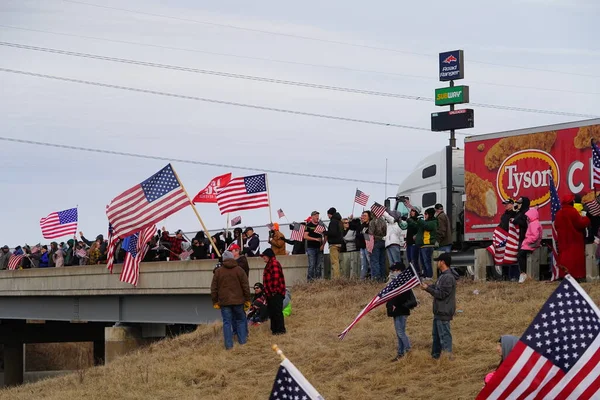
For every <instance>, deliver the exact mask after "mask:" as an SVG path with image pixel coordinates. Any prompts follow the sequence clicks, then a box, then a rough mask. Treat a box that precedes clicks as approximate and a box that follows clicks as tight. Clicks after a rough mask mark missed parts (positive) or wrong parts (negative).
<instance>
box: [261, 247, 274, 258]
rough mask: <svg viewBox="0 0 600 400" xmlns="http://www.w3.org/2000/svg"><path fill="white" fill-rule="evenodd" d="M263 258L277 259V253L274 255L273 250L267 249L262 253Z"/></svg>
mask: <svg viewBox="0 0 600 400" xmlns="http://www.w3.org/2000/svg"><path fill="white" fill-rule="evenodd" d="M261 256H266V257H269V258H273V257H275V253H273V250H271V249H266V250H265V251H263V252H262V254H261Z"/></svg>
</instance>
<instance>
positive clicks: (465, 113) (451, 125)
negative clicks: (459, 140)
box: [431, 108, 475, 132]
mask: <svg viewBox="0 0 600 400" xmlns="http://www.w3.org/2000/svg"><path fill="white" fill-rule="evenodd" d="M474 126H475V118H474V113H473V109H471V108H465V109H462V110H454V111H446V112H437V113H432V114H431V130H432V131H434V132H441V131H450V130H453V129H467V128H472V127H474Z"/></svg>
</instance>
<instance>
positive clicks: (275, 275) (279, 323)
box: [260, 249, 286, 335]
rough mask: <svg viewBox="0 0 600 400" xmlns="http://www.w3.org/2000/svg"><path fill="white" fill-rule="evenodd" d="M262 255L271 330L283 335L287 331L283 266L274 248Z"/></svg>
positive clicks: (275, 333) (274, 333)
mask: <svg viewBox="0 0 600 400" xmlns="http://www.w3.org/2000/svg"><path fill="white" fill-rule="evenodd" d="M260 256H261V257H262V259H263V261H264V262H265V263H266V265H265V269H264V271H263V285H264V289H265V296H266V297H267V307H268V309H269V319H270V320H271V332H272V333H273V335H283V334H284V333H286V330H285V321H284V320H283V299H284V297H285V277H284V275H283V268H282V267H281V264H280V263H279V261H278V260H277V258H276V257H275V253H273V250H271V249H266V250H265V251H264V252H263V253H262V254H261V255H260Z"/></svg>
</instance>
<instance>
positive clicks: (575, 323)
mask: <svg viewBox="0 0 600 400" xmlns="http://www.w3.org/2000/svg"><path fill="white" fill-rule="evenodd" d="M599 396H600V310H599V309H598V307H597V306H596V305H595V304H594V302H593V301H592V299H591V298H590V297H589V296H588V294H587V293H586V292H585V290H583V288H582V287H581V286H579V284H578V283H577V281H575V279H573V278H572V277H571V276H570V275H567V276H566V277H565V279H564V280H563V281H562V282H561V283H560V284H559V285H558V287H557V288H556V290H555V291H554V292H553V293H552V294H551V295H550V298H549V299H548V300H547V301H546V303H544V304H543V305H542V308H541V310H540V311H539V313H538V314H537V315H536V317H535V318H534V319H533V322H532V323H531V325H529V327H528V328H527V330H526V331H525V333H524V334H523V336H521V339H519V341H518V342H517V344H516V345H515V347H514V348H513V350H512V351H511V352H510V353H509V355H508V357H507V358H506V359H505V360H504V361H503V362H502V364H500V367H498V369H497V370H496V372H495V373H494V376H493V377H492V379H491V380H490V381H489V382H488V384H487V385H485V387H484V388H483V389H482V391H481V392H480V393H479V395H478V396H477V400H483V399H580V400H585V399H598V398H599Z"/></svg>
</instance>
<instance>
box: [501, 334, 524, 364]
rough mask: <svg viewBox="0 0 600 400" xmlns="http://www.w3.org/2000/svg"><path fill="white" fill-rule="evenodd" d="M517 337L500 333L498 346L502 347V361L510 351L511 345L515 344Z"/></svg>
mask: <svg viewBox="0 0 600 400" xmlns="http://www.w3.org/2000/svg"><path fill="white" fill-rule="evenodd" d="M518 341H519V338H518V337H516V336H512V335H502V336H500V340H499V342H500V347H502V361H504V360H506V357H508V354H509V353H510V352H511V350H512V349H513V347H515V345H516V344H517V342H518Z"/></svg>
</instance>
